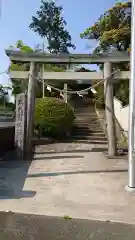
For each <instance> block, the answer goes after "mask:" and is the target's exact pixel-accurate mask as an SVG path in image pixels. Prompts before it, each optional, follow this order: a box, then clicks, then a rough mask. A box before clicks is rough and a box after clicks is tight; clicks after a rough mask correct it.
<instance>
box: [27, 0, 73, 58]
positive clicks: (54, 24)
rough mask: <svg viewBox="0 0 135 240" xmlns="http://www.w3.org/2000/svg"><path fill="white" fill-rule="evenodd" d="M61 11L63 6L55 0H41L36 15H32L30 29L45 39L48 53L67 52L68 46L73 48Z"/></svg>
mask: <svg viewBox="0 0 135 240" xmlns="http://www.w3.org/2000/svg"><path fill="white" fill-rule="evenodd" d="M62 11H63V8H62V7H61V6H57V5H56V3H55V1H49V0H42V1H41V6H40V9H39V10H38V11H37V13H36V16H33V17H32V22H31V24H30V29H32V30H33V31H34V32H36V33H37V34H38V35H39V36H41V37H42V38H44V39H46V40H47V42H48V46H47V49H48V50H49V52H50V53H59V52H64V53H68V52H69V49H70V48H73V49H74V48H75V45H74V44H72V39H71V35H70V34H69V32H68V31H67V30H66V28H65V27H66V21H65V20H64V18H63V16H62Z"/></svg>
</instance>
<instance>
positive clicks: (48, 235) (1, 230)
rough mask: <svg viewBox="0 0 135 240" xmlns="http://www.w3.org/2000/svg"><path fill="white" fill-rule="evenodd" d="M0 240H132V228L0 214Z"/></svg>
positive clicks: (72, 220)
mask: <svg viewBox="0 0 135 240" xmlns="http://www.w3.org/2000/svg"><path fill="white" fill-rule="evenodd" d="M0 239H1V240H9V239H11V240H12V239H13V240H45V239H46V240H57V239H58V240H69V239H71V240H88V239H92V240H109V239H110V240H111V239H112V240H134V239H135V226H134V225H127V224H119V223H109V222H99V221H91V220H77V219H71V220H66V219H65V218H56V217H47V216H39V215H38V216H37V215H36V216H35V215H28V214H13V213H2V212H1V213H0Z"/></svg>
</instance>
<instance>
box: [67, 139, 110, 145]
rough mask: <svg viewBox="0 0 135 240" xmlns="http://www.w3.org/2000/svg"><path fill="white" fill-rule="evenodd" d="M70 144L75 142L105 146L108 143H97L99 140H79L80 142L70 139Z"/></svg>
mask: <svg viewBox="0 0 135 240" xmlns="http://www.w3.org/2000/svg"><path fill="white" fill-rule="evenodd" d="M71 141H72V142H77V143H90V144H101V145H102V144H104V145H107V144H108V141H107V140H106V141H99V140H87V139H81V140H77V139H72V140H71Z"/></svg>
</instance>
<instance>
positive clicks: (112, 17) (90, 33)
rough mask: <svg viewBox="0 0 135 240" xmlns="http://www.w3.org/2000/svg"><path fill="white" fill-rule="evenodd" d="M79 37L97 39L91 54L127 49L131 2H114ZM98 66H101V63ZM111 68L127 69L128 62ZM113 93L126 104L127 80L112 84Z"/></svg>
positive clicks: (127, 98)
mask: <svg viewBox="0 0 135 240" xmlns="http://www.w3.org/2000/svg"><path fill="white" fill-rule="evenodd" d="M81 38H84V39H88V40H93V39H94V40H96V41H97V43H98V46H97V47H96V48H95V50H94V52H93V54H95V53H96V54H98V53H102V52H103V51H107V52H110V51H127V50H128V49H129V48H130V39H131V2H123V3H116V4H115V5H114V6H113V7H112V8H110V9H109V10H107V11H106V12H105V13H104V14H103V15H101V16H100V18H99V19H98V21H97V22H96V23H95V24H94V25H93V26H91V27H89V28H87V29H86V30H85V31H84V32H83V33H82V34H81ZM100 67H101V68H102V65H101V66H100ZM113 68H115V69H116V68H120V69H121V70H129V64H122V63H119V64H114V65H113ZM114 94H115V96H117V97H118V98H119V99H120V100H121V101H122V102H123V103H124V104H128V101H129V80H125V81H122V80H121V81H119V82H117V83H116V84H114Z"/></svg>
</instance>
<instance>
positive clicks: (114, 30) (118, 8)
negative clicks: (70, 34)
mask: <svg viewBox="0 0 135 240" xmlns="http://www.w3.org/2000/svg"><path fill="white" fill-rule="evenodd" d="M81 38H84V39H89V40H92V39H95V40H97V42H98V43H99V44H98V47H96V48H95V52H98V53H100V52H102V51H115V50H118V51H121V50H127V49H128V48H129V47H130V39H131V2H130V1H129V2H124V3H123V2H121V3H116V4H115V5H114V6H113V7H112V8H110V9H108V10H107V11H105V13H104V14H103V15H101V16H100V17H99V19H98V20H97V21H96V23H95V24H94V25H93V26H91V27H89V28H87V29H86V30H85V31H84V32H83V33H81Z"/></svg>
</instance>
